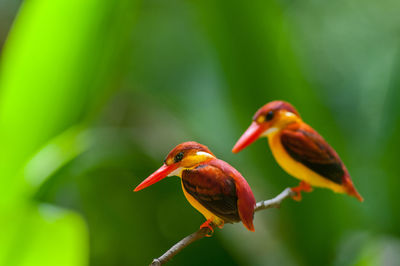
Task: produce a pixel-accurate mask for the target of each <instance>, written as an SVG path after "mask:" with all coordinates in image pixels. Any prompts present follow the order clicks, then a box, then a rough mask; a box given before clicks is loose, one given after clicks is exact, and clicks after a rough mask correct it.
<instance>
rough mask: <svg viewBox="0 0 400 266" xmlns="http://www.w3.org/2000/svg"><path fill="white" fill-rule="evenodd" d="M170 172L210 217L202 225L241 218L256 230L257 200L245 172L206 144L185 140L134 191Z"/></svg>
mask: <svg viewBox="0 0 400 266" xmlns="http://www.w3.org/2000/svg"><path fill="white" fill-rule="evenodd" d="M167 176H179V177H180V178H181V183H182V190H183V193H184V195H185V197H186V199H187V200H188V201H189V203H190V204H191V205H192V206H193V207H194V208H195V209H196V210H198V211H199V212H200V213H201V214H203V215H204V217H205V218H206V219H207V221H206V222H205V223H203V224H202V225H201V226H200V228H204V227H208V228H210V229H211V231H213V227H212V226H211V225H210V223H212V224H214V225H216V226H219V227H220V228H222V227H223V225H224V223H234V222H239V221H242V222H243V224H244V226H245V227H246V228H247V229H248V230H250V231H254V226H253V216H254V208H255V204H256V201H255V199H254V196H253V192H252V191H251V189H250V186H249V185H248V184H247V182H246V180H245V179H244V178H243V177H242V175H241V174H240V173H239V172H238V171H237V170H236V169H235V168H233V167H232V166H230V165H229V164H228V163H226V162H224V161H222V160H219V159H217V158H216V157H215V155H214V154H213V153H212V152H211V151H210V150H209V149H208V148H207V147H206V146H204V145H201V144H199V143H197V142H193V141H191V142H184V143H181V144H179V145H178V146H176V147H175V148H174V149H173V150H172V151H171V152H170V153H169V154H168V156H167V158H166V159H165V160H164V165H163V166H161V167H160V168H159V169H158V170H157V171H155V172H154V173H153V174H152V175H150V176H149V177H148V178H146V179H145V180H144V181H143V182H142V183H140V184H139V185H138V186H137V187H136V188H135V190H134V191H139V190H141V189H143V188H145V187H148V186H150V185H152V184H154V183H156V182H158V181H160V180H161V179H163V178H165V177H167Z"/></svg>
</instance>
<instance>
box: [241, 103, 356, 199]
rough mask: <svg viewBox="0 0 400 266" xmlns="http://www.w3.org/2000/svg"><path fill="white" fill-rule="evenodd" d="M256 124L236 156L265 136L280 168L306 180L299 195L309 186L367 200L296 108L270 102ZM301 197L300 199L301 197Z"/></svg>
mask: <svg viewBox="0 0 400 266" xmlns="http://www.w3.org/2000/svg"><path fill="white" fill-rule="evenodd" d="M253 120H254V122H253V123H252V124H251V126H250V127H249V129H248V130H247V131H246V132H245V133H244V134H243V135H242V137H241V138H240V139H239V141H238V142H237V143H236V145H235V147H234V148H233V152H239V151H240V150H242V149H243V148H245V147H246V146H248V145H249V144H251V143H252V142H254V141H255V140H256V139H257V138H259V137H261V136H265V137H268V143H269V146H270V148H271V151H272V154H273V155H274V157H275V159H276V161H277V162H278V164H279V165H280V166H281V167H282V168H283V169H284V170H285V171H286V172H288V173H289V174H290V175H292V176H293V177H296V178H298V179H300V180H302V183H301V186H300V187H299V188H297V189H295V190H296V191H297V192H299V191H301V190H310V189H311V187H309V185H312V186H316V187H324V188H329V189H331V190H333V191H334V192H337V193H347V194H349V195H351V196H354V197H356V198H357V199H359V200H360V201H362V200H363V199H362V197H361V196H360V194H359V193H358V192H357V190H356V189H355V188H354V185H353V183H352V181H351V178H350V175H349V173H348V171H347V169H346V167H345V165H344V164H343V162H342V161H341V159H340V158H339V155H338V154H337V153H336V151H335V150H334V149H333V148H332V147H331V146H330V145H329V144H328V143H327V142H326V141H325V140H324V139H323V138H322V137H321V136H320V135H319V134H318V132H316V131H315V130H314V129H313V128H311V127H310V126H309V125H307V124H306V123H304V122H303V120H302V119H301V117H300V115H299V113H298V112H297V110H296V109H295V108H294V107H293V106H292V105H290V104H289V103H287V102H283V101H274V102H270V103H268V104H266V105H264V106H263V107H262V108H260V109H259V110H258V111H257V112H256V114H255V115H254V117H253ZM297 197H298V198H299V199H300V198H301V196H300V194H298V196H297Z"/></svg>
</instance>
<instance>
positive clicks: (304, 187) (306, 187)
mask: <svg viewBox="0 0 400 266" xmlns="http://www.w3.org/2000/svg"><path fill="white" fill-rule="evenodd" d="M291 190H292V191H293V192H294V193H296V195H294V196H292V199H294V200H296V201H301V192H302V191H304V192H311V191H313V188H312V187H311V186H310V184H308V183H306V182H305V181H303V180H302V181H300V184H299V185H298V186H297V187H293V188H291Z"/></svg>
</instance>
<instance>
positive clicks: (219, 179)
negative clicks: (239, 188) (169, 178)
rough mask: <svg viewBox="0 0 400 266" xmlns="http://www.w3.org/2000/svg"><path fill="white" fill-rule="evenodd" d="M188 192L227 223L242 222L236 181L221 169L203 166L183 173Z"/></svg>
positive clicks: (207, 165)
mask: <svg viewBox="0 0 400 266" xmlns="http://www.w3.org/2000/svg"><path fill="white" fill-rule="evenodd" d="M182 183H183V186H184V188H185V189H186V191H187V192H188V193H189V194H190V195H191V196H192V197H194V198H195V199H196V200H197V201H198V202H199V203H200V204H201V205H203V206H204V207H205V208H206V209H207V210H209V211H210V212H212V213H214V214H215V215H217V216H218V217H220V218H222V219H224V221H225V222H227V223H233V222H238V221H240V217H239V213H238V207H237V201H238V197H237V193H236V185H235V181H234V179H233V178H232V177H231V176H229V175H228V174H227V173H225V172H224V171H222V170H221V169H220V168H218V167H216V166H214V165H209V164H202V165H199V166H197V167H196V168H194V169H190V170H185V171H183V173H182Z"/></svg>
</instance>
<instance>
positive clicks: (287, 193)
mask: <svg viewBox="0 0 400 266" xmlns="http://www.w3.org/2000/svg"><path fill="white" fill-rule="evenodd" d="M294 195H295V193H294V192H293V191H292V190H291V189H290V188H286V189H285V190H283V191H282V192H281V193H280V194H279V195H278V196H276V197H275V198H273V199H270V200H265V201H260V202H257V204H256V207H255V208H254V211H255V212H257V211H261V210H265V209H270V208H279V207H280V205H281V203H282V201H283V200H284V199H286V198H289V197H291V196H294ZM211 226H212V227H213V228H215V225H212V224H211ZM210 233H211V230H210V229H209V228H201V229H199V230H197V231H196V232H194V233H193V234H191V235H188V236H187V237H185V238H184V239H182V240H181V241H179V242H178V243H176V244H175V245H173V246H172V247H171V248H170V249H169V250H168V251H167V252H165V253H164V254H163V255H162V256H161V257H159V258H157V259H154V260H153V262H152V263H151V264H150V265H151V266H160V265H163V264H164V263H167V262H168V261H170V260H171V259H172V258H173V257H174V256H175V255H176V254H178V253H179V252H180V251H181V250H182V249H184V248H185V247H187V246H188V245H190V244H192V243H193V242H194V241H196V240H199V239H201V238H203V237H205V236H206V235H207V234H210Z"/></svg>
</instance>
